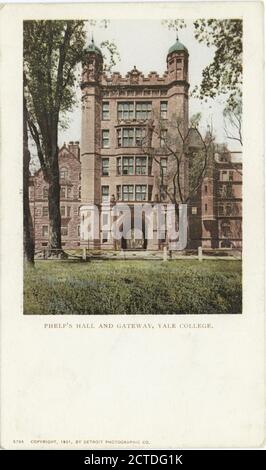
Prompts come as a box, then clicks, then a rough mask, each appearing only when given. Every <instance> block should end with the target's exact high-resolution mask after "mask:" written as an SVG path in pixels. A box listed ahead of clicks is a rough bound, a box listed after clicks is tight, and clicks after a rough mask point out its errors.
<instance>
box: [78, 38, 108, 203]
mask: <svg viewBox="0 0 266 470" xmlns="http://www.w3.org/2000/svg"><path fill="white" fill-rule="evenodd" d="M102 71H103V56H102V53H101V50H100V49H99V47H97V46H96V45H95V44H94V40H93V39H92V40H91V43H90V44H89V46H88V47H87V48H86V50H85V57H84V60H83V63H82V79H81V90H82V114H81V152H80V153H81V200H82V202H83V203H86V204H87V203H89V204H96V205H97V204H100V200H101V185H100V184H99V182H100V179H101V156H100V151H101V132H100V128H101V98H100V95H101V92H100V86H101V77H102Z"/></svg>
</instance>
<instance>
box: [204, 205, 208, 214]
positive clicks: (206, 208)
mask: <svg viewBox="0 0 266 470" xmlns="http://www.w3.org/2000/svg"><path fill="white" fill-rule="evenodd" d="M207 210H208V204H205V212H207Z"/></svg>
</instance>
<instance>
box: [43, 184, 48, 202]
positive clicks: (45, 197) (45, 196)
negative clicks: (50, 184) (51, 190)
mask: <svg viewBox="0 0 266 470" xmlns="http://www.w3.org/2000/svg"><path fill="white" fill-rule="evenodd" d="M47 198H48V188H47V186H45V187H44V188H43V199H47Z"/></svg>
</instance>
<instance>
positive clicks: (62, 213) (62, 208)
mask: <svg viewBox="0 0 266 470" xmlns="http://www.w3.org/2000/svg"><path fill="white" fill-rule="evenodd" d="M60 213H61V217H65V216H66V208H65V206H61V208H60Z"/></svg>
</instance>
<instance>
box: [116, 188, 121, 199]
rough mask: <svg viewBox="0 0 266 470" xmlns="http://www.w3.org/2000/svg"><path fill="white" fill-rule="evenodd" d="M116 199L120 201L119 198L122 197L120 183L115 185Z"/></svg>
mask: <svg viewBox="0 0 266 470" xmlns="http://www.w3.org/2000/svg"><path fill="white" fill-rule="evenodd" d="M116 199H117V200H118V201H121V199H122V193H121V186H120V185H119V186H117V187H116Z"/></svg>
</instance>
